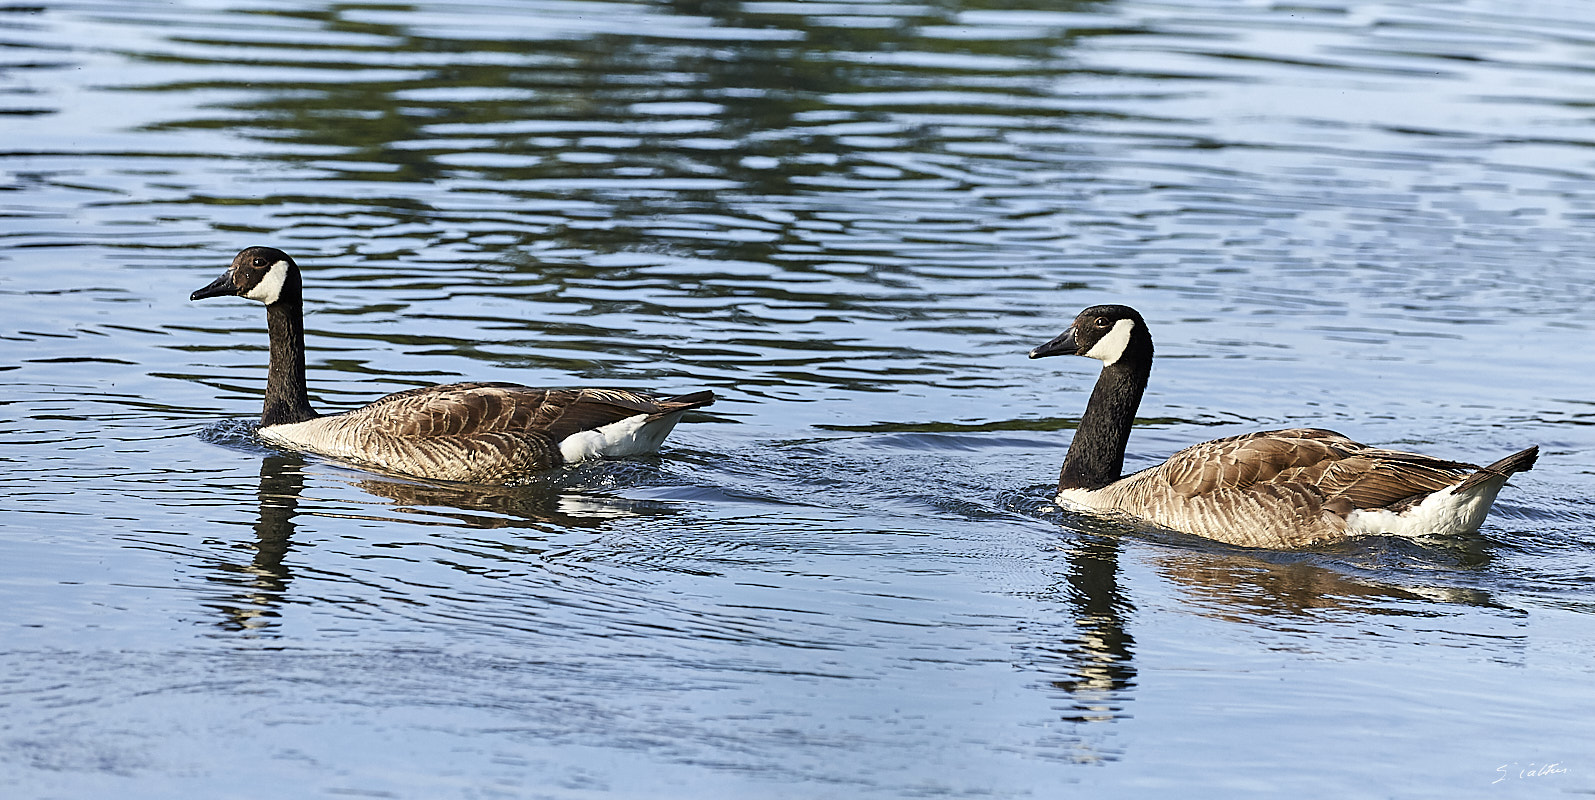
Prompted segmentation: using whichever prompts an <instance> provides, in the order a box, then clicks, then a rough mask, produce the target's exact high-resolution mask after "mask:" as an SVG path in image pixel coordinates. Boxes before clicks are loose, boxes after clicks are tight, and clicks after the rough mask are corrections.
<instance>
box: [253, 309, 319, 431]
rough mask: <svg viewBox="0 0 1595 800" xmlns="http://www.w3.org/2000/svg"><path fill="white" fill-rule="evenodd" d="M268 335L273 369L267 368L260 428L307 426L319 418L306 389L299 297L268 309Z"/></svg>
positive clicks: (301, 314) (303, 325) (303, 332)
mask: <svg viewBox="0 0 1595 800" xmlns="http://www.w3.org/2000/svg"><path fill="white" fill-rule="evenodd" d="M266 334H267V336H269V337H270V338H271V365H270V366H269V367H267V368H266V406H265V408H263V409H262V410H261V412H260V426H261V427H263V428H264V427H267V426H269V425H282V424H285V423H290V422H304V421H305V420H307V419H315V418H316V417H317V416H318V415H317V414H316V412H315V410H314V409H312V408H311V407H310V392H309V390H308V389H306V388H305V315H304V304H303V302H302V301H301V300H300V299H299V298H298V297H284V298H283V299H282V300H279V301H277V302H275V303H272V304H271V305H269V306H266Z"/></svg>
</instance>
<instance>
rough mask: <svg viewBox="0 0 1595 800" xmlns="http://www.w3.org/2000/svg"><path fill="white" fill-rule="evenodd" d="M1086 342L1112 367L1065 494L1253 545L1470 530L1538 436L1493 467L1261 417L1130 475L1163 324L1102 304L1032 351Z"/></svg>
mask: <svg viewBox="0 0 1595 800" xmlns="http://www.w3.org/2000/svg"><path fill="white" fill-rule="evenodd" d="M1063 355H1079V356H1085V357H1087V358H1094V359H1097V360H1098V361H1101V362H1102V372H1101V374H1100V375H1099V376H1098V377H1097V383H1096V387H1095V388H1094V389H1092V390H1091V399H1090V400H1089V401H1088V402H1087V404H1086V410H1085V413H1084V414H1083V415H1082V416H1081V417H1080V424H1079V426H1078V427H1077V428H1076V429H1075V435H1074V441H1072V442H1071V443H1070V445H1069V453H1068V455H1066V456H1065V457H1064V460H1063V469H1062V471H1061V472H1060V473H1059V476H1058V494H1057V502H1058V504H1059V505H1060V506H1065V507H1076V508H1080V509H1083V510H1085V511H1088V512H1097V513H1105V514H1109V515H1123V516H1129V517H1134V518H1137V519H1140V520H1143V521H1145V522H1149V523H1152V524H1153V525H1156V526H1158V527H1161V528H1165V529H1170V530H1175V531H1182V532H1185V533H1189V534H1194V535H1197V536H1202V537H1206V538H1209V539H1216V540H1218V541H1221V542H1227V543H1229V544H1234V545H1240V546H1244V547H1259V548H1274V549H1295V548H1304V547H1309V546H1315V545H1324V544H1332V543H1334V542H1338V541H1343V540H1346V539H1349V538H1351V537H1355V536H1362V535H1368V534H1394V535H1398V536H1407V537H1416V536H1426V535H1435V536H1456V535H1466V534H1471V533H1473V532H1475V531H1477V530H1478V529H1479V525H1480V524H1482V523H1483V522H1484V517H1485V515H1486V514H1488V513H1489V510H1490V505H1491V504H1492V503H1494V502H1495V496H1496V493H1497V492H1499V491H1500V490H1501V486H1502V485H1503V484H1505V483H1506V480H1507V478H1508V477H1510V476H1511V475H1512V474H1514V473H1517V472H1523V471H1525V470H1528V469H1530V468H1532V467H1533V466H1534V461H1535V459H1536V458H1537V457H1538V455H1539V447H1538V445H1536V446H1533V447H1529V448H1527V449H1525V450H1521V451H1519V452H1516V453H1513V454H1512V455H1509V456H1507V457H1505V458H1503V459H1501V460H1499V461H1497V462H1495V463H1493V464H1490V465H1489V466H1487V467H1479V466H1476V465H1473V464H1465V463H1462V462H1458V461H1447V460H1444V459H1439V458H1433V457H1431V456H1425V455H1419V454H1416V453H1407V452H1402V451H1399V450H1387V449H1383V448H1378V447H1370V446H1369V445H1365V444H1361V443H1358V442H1355V441H1352V440H1351V439H1349V438H1347V437H1345V436H1343V435H1341V434H1339V433H1336V432H1334V431H1329V430H1323V429H1320V428H1289V429H1285V430H1276V431H1261V432H1258V433H1248V434H1243V435H1240V436H1231V437H1228V438H1224V439H1214V440H1212V441H1209V442H1203V443H1201V444H1197V445H1192V446H1190V447H1187V448H1185V449H1184V450H1181V451H1179V452H1177V453H1175V454H1174V455H1172V456H1169V458H1168V460H1167V461H1164V462H1163V463H1161V464H1158V465H1157V466H1154V467H1150V468H1148V469H1144V470H1142V471H1140V472H1137V473H1135V474H1133V475H1123V474H1122V473H1123V470H1124V448H1125V445H1126V443H1127V442H1128V441H1129V438H1130V426H1131V423H1132V422H1133V421H1134V419H1135V412H1136V409H1137V408H1138V407H1139V406H1140V404H1141V394H1142V392H1143V391H1145V389H1146V384H1147V377H1148V376H1149V375H1150V374H1151V372H1152V335H1151V333H1150V332H1148V331H1147V327H1146V321H1145V320H1144V319H1142V318H1141V315H1140V313H1139V312H1137V311H1136V310H1135V309H1133V308H1130V307H1129V306H1122V305H1100V306H1092V307H1090V308H1087V309H1085V310H1084V311H1082V312H1080V314H1079V316H1077V317H1075V320H1074V322H1073V324H1071V325H1070V326H1069V329H1068V330H1066V331H1064V332H1063V333H1062V334H1060V335H1059V336H1058V337H1057V338H1054V339H1053V340H1051V341H1049V342H1047V343H1046V344H1043V345H1041V346H1039V347H1037V348H1035V349H1034V350H1031V351H1030V357H1031V358H1046V357H1048V356H1063Z"/></svg>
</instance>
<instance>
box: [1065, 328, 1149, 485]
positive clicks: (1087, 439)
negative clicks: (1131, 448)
mask: <svg viewBox="0 0 1595 800" xmlns="http://www.w3.org/2000/svg"><path fill="white" fill-rule="evenodd" d="M1149 355H1150V354H1149ZM1151 374H1152V359H1151V358H1150V357H1148V358H1146V359H1144V360H1142V359H1136V360H1134V361H1129V360H1125V359H1121V360H1120V361H1118V362H1116V363H1114V364H1111V365H1108V366H1105V367H1103V368H1102V375H1101V376H1099V377H1098V378H1097V385H1096V388H1095V389H1092V390H1091V402H1090V403H1089V404H1087V405H1086V409H1085V414H1083V415H1081V417H1080V425H1079V427H1078V428H1076V429H1075V432H1074V441H1073V442H1072V443H1071V444H1070V445H1069V455H1067V456H1065V457H1064V459H1063V472H1062V473H1061V474H1059V475H1058V489H1059V490H1060V491H1062V490H1064V489H1100V488H1102V487H1104V486H1107V485H1108V484H1110V483H1112V482H1114V481H1116V480H1118V479H1119V478H1120V477H1121V476H1122V475H1123V474H1124V448H1125V447H1126V446H1127V445H1128V444H1129V442H1130V427H1131V426H1132V425H1133V424H1134V423H1135V411H1136V409H1138V408H1140V407H1141V393H1142V392H1144V391H1145V390H1146V382H1147V379H1148V378H1149V377H1150V376H1151Z"/></svg>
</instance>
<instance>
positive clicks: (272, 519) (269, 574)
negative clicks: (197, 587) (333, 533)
mask: <svg viewBox="0 0 1595 800" xmlns="http://www.w3.org/2000/svg"><path fill="white" fill-rule="evenodd" d="M304 466H305V461H304V459H302V458H300V457H299V456H296V455H291V454H290V455H271V456H266V457H265V458H264V459H262V460H261V462H260V489H259V495H260V517H259V519H258V520H257V521H256V522H255V541H254V543H253V549H254V551H255V554H254V556H253V558H251V559H250V561H249V563H248V564H232V563H224V564H222V565H220V567H219V569H221V570H222V571H223V572H225V573H228V576H227V577H226V578H225V582H227V583H231V584H234V585H236V586H237V587H238V590H239V591H238V594H237V595H235V596H234V597H232V598H229V600H228V601H226V602H223V603H220V604H218V605H217V607H218V608H219V609H220V610H221V611H222V612H223V614H225V616H226V620H225V621H224V622H223V623H221V624H222V626H223V627H226V628H231V629H234V630H244V629H249V628H260V627H263V626H264V625H265V624H266V622H267V621H268V619H270V618H274V617H276V616H277V611H276V608H277V606H279V605H281V603H282V601H283V597H284V595H286V594H287V591H288V584H289V582H290V581H292V580H293V573H292V572H290V571H289V569H288V567H287V565H285V564H284V563H283V560H284V559H285V558H286V557H287V555H288V552H289V550H291V549H292V547H293V534H294V522H293V519H294V517H295V516H296V515H297V514H298V510H299V496H300V493H301V492H303V491H304V486H305V476H304Z"/></svg>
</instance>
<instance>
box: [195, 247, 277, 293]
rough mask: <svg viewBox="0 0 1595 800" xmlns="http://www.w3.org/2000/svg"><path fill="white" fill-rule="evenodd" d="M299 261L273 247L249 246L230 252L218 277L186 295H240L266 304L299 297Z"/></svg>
mask: <svg viewBox="0 0 1595 800" xmlns="http://www.w3.org/2000/svg"><path fill="white" fill-rule="evenodd" d="M299 293H300V283H299V265H298V264H295V263H294V260H293V258H291V257H289V255H288V254H287V253H284V252H283V251H281V250H278V249H277V248H275V247H249V248H245V249H244V250H242V251H240V252H239V253H238V255H236V256H233V263H232V266H229V267H228V268H227V271H226V272H224V273H222V276H221V277H220V278H217V279H216V280H214V281H211V282H210V284H209V285H208V286H206V287H205V288H203V289H200V290H198V291H196V292H194V293H193V294H191V295H189V296H188V299H190V300H203V299H205V298H207V297H243V298H247V299H250V300H255V301H257V302H260V303H265V304H266V305H268V306H269V305H272V304H273V303H277V302H280V301H283V300H297V299H299Z"/></svg>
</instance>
